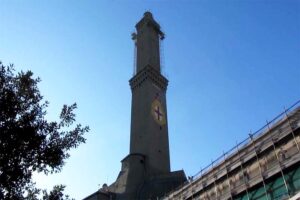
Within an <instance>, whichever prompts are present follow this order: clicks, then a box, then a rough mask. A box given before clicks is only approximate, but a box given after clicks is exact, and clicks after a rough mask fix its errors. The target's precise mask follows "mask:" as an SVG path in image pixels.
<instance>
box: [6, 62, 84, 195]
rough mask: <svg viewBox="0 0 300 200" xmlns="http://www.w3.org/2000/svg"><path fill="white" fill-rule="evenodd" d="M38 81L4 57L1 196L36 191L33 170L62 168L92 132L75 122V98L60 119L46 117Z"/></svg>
mask: <svg viewBox="0 0 300 200" xmlns="http://www.w3.org/2000/svg"><path fill="white" fill-rule="evenodd" d="M39 82H40V79H39V78H34V77H33V73H32V72H31V71H26V72H23V71H21V72H18V73H16V72H15V70H14V66H13V65H7V66H5V65H3V64H2V63H1V62H0V199H24V198H25V197H26V195H27V196H28V194H30V193H32V191H33V189H34V188H33V185H34V184H33V182H32V173H33V172H43V173H45V174H48V173H56V172H59V171H60V170H61V169H62V167H63V165H64V161H65V159H67V158H68V157H69V150H71V149H73V148H76V147H77V146H78V145H79V144H81V143H84V142H85V138H84V137H83V135H84V133H86V132H88V131H89V127H88V126H82V125H81V124H74V123H75V117H76V115H75V114H74V110H75V109H76V108H77V105H76V103H74V104H73V105H70V106H67V105H64V106H63V108H62V111H61V113H60V116H59V121H48V120H47V118H46V114H47V111H46V109H47V107H48V105H49V103H48V102H47V101H45V100H43V96H42V95H41V94H40V91H39V89H38V83H39ZM63 189H64V186H56V188H54V190H53V191H54V192H55V191H56V192H57V193H56V194H60V196H61V195H62V193H60V192H62V191H63ZM28 191H31V192H28ZM33 193H34V192H33ZM44 194H47V193H44ZM47 195H48V197H49V196H51V192H50V194H47ZM47 195H44V197H45V196H47ZM52 196H53V194H52ZM61 197H63V196H61ZM45 198H46V197H45ZM46 199H47V198H46ZM48 199H53V198H48ZM57 199H62V198H57Z"/></svg>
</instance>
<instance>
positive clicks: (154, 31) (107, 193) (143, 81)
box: [85, 12, 186, 200]
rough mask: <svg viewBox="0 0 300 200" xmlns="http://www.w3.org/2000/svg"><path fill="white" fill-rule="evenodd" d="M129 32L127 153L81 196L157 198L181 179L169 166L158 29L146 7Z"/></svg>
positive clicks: (125, 199)
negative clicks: (115, 170)
mask: <svg viewBox="0 0 300 200" xmlns="http://www.w3.org/2000/svg"><path fill="white" fill-rule="evenodd" d="M135 27H136V33H133V34H132V39H133V40H134V45H135V48H136V51H135V53H136V55H135V59H136V60H135V69H134V74H133V77H132V78H131V79H130V80H129V83H130V87H131V92H132V104H131V129H130V150H129V154H128V155H127V156H126V157H125V158H124V159H123V160H122V161H121V162H122V168H121V171H120V173H119V175H118V177H117V180H116V181H115V182H114V183H113V184H111V185H110V186H106V185H105V187H104V188H102V189H101V190H100V191H98V192H96V193H94V194H93V195H90V196H89V197H87V198H86V199H85V200H92V199H93V200H94V199H101V200H102V199H105V200H106V199H118V200H119V199H121V200H133V199H134V200H138V199H141V200H144V199H157V198H158V197H161V196H163V195H164V194H166V193H167V192H169V191H170V190H172V189H174V188H176V187H178V186H179V185H180V184H182V183H183V182H184V181H186V177H185V174H184V172H183V170H180V171H175V172H171V170H170V153H169V139H168V138H169V137H168V116H167V103H166V91H167V86H168V80H167V79H166V78H165V77H164V76H163V75H162V74H161V66H160V41H161V40H163V39H164V33H163V32H162V31H161V29H160V26H159V24H158V23H157V22H156V21H155V20H154V19H153V16H152V14H151V13H150V12H146V13H145V14H144V16H143V18H142V19H141V20H140V21H139V22H138V23H137V24H136V26H135Z"/></svg>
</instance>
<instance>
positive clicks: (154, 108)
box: [151, 99, 166, 125]
mask: <svg viewBox="0 0 300 200" xmlns="http://www.w3.org/2000/svg"><path fill="white" fill-rule="evenodd" d="M151 114H152V116H153V118H154V120H155V122H156V123H158V124H159V125H165V124H166V116H165V112H164V109H163V107H162V105H161V103H160V101H159V100H158V99H155V100H154V101H153V102H152V105H151Z"/></svg>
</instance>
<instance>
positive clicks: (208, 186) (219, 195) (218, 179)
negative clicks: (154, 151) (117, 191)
mask: <svg viewBox="0 0 300 200" xmlns="http://www.w3.org/2000/svg"><path fill="white" fill-rule="evenodd" d="M299 142H300V101H298V102H296V103H295V104H294V105H292V106H291V107H290V108H288V109H284V112H282V113H280V114H279V115H278V116H276V117H275V118H274V119H273V120H271V121H270V122H267V124H266V125H265V126H263V127H262V128H261V129H259V130H258V131H256V132H254V133H253V134H252V133H250V134H249V137H248V138H246V139H245V140H244V141H242V142H240V143H238V144H237V145H236V146H235V147H234V148H232V149H230V150H229V151H228V152H226V153H223V155H222V156H221V157H219V158H218V159H216V160H215V161H212V163H211V164H210V165H209V166H207V167H205V168H203V169H201V170H200V172H199V173H197V174H196V175H194V176H192V177H193V178H192V179H190V180H188V181H187V182H185V183H184V184H183V185H182V186H180V188H177V189H175V190H173V191H171V192H170V193H168V194H167V195H166V196H165V197H164V198H163V199H165V200H168V199H192V200H196V199H201V200H204V199H209V200H219V199H221V200H227V199H230V200H277V199H278V200H279V199H289V198H291V197H292V196H294V195H295V194H296V193H297V192H299V191H300V167H299V166H300V149H299Z"/></svg>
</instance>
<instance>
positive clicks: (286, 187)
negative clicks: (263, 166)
mask: <svg viewBox="0 0 300 200" xmlns="http://www.w3.org/2000/svg"><path fill="white" fill-rule="evenodd" d="M267 126H268V131H269V133H271V129H270V126H269V122H268V121H267ZM271 138H272V146H273V150H274V153H275V155H276V159H277V161H278V164H279V168H280V173H281V176H282V178H283V182H284V185H285V189H286V191H287V193H288V196H289V198H291V197H290V192H289V188H288V186H287V184H286V180H285V178H284V173H283V170H282V166H281V162H280V160H279V157H278V155H277V152H276V146H275V143H274V138H273V137H271Z"/></svg>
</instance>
